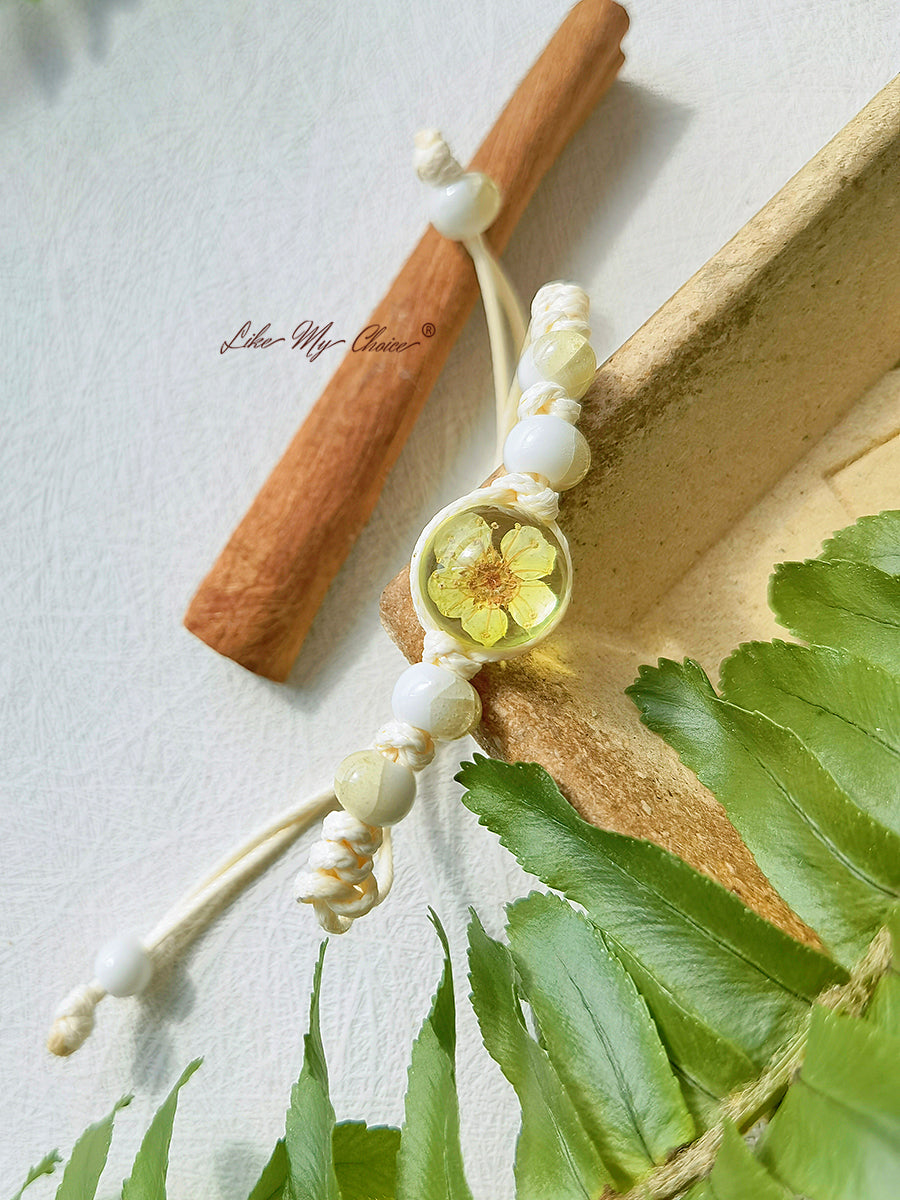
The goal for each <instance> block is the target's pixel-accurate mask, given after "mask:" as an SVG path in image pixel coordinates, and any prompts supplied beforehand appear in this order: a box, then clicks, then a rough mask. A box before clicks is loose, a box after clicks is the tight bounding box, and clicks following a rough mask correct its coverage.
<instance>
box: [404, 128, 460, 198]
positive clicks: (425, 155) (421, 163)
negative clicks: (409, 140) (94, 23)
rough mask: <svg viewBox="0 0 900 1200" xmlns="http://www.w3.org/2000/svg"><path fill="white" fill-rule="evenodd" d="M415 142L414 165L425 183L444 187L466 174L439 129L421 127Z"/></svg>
mask: <svg viewBox="0 0 900 1200" xmlns="http://www.w3.org/2000/svg"><path fill="white" fill-rule="evenodd" d="M414 144H415V150H414V151H413V166H414V167H415V170H416V174H417V175H418V177H419V178H420V179H421V180H422V182H423V183H430V184H431V185H432V186H433V187H444V186H446V185H447V184H448V183H453V181H454V180H455V179H461V178H462V176H463V175H464V174H465V172H464V171H463V169H462V167H461V166H460V165H459V163H458V162H457V161H456V159H455V158H454V157H453V155H452V154H451V152H450V147H449V146H448V145H447V143H446V142H445V141H444V139H443V136H442V135H441V133H440V132H439V131H438V130H437V129H421V130H420V131H419V132H418V133H417V134H416V136H415V138H414Z"/></svg>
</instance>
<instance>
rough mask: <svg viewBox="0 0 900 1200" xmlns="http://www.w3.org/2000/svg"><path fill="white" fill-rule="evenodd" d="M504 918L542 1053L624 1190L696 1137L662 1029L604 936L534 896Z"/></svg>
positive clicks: (555, 902) (554, 901)
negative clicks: (546, 1057)
mask: <svg viewBox="0 0 900 1200" xmlns="http://www.w3.org/2000/svg"><path fill="white" fill-rule="evenodd" d="M507 912H508V916H509V923H508V925H507V933H508V936H509V944H510V950H511V952H512V956H513V960H514V962H515V966H516V970H517V972H518V975H519V978H520V980H521V988H522V994H523V996H524V997H525V998H526V999H527V1001H528V1003H529V1005H530V1007H531V1009H532V1011H533V1013H534V1015H535V1019H536V1021H537V1024H538V1026H539V1028H540V1032H541V1045H542V1046H543V1047H544V1049H545V1050H546V1051H547V1055H548V1057H549V1058H550V1061H551V1063H552V1064H553V1067H554V1069H555V1071H556V1074H557V1075H558V1076H559V1078H560V1080H561V1081H562V1083H563V1086H564V1087H565V1089H566V1091H567V1093H568V1095H569V1098H570V1099H571V1101H572V1103H573V1105H574V1107H575V1110H576V1112H577V1113H578V1115H579V1117H580V1119H581V1121H582V1123H583V1124H584V1126H585V1129H586V1130H587V1132H588V1134H589V1135H590V1137H591V1139H592V1141H593V1143H594V1145H595V1146H596V1147H597V1150H598V1151H599V1153H600V1156H601V1158H602V1159H603V1162H604V1163H605V1165H606V1167H607V1170H608V1171H609V1173H610V1175H611V1177H612V1181H613V1183H614V1184H615V1186H616V1187H618V1188H619V1190H620V1191H621V1190H625V1189H626V1188H628V1187H630V1186H631V1185H632V1184H633V1183H635V1182H636V1181H637V1180H638V1179H640V1178H642V1177H643V1176H644V1175H646V1174H648V1173H649V1172H650V1171H651V1170H652V1169H653V1166H654V1165H655V1164H657V1163H660V1162H663V1161H664V1160H665V1159H666V1157H667V1156H668V1154H669V1153H670V1152H671V1151H672V1150H674V1149H676V1148H677V1147H678V1146H681V1145H683V1144H684V1143H685V1142H689V1141H690V1140H691V1139H692V1138H693V1136H694V1132H695V1130H694V1122H693V1120H692V1119H691V1116H690V1114H689V1112H688V1110H687V1108H686V1107H685V1104H684V1101H683V1099H682V1096H681V1091H680V1089H679V1086H678V1081H677V1080H676V1078H675V1076H674V1074H673V1073H672V1068H671V1066H670V1065H669V1060H668V1057H667V1056H666V1052H665V1050H664V1049H663V1046H662V1043H661V1042H660V1040H659V1034H658V1033H657V1031H656V1026H655V1025H654V1024H653V1021H652V1020H651V1018H650V1014H649V1012H648V1011H647V1006H646V1004H645V1003H644V1001H643V1000H642V999H641V996H640V994H639V993H638V991H637V989H636V988H635V986H634V983H633V982H632V980H631V978H630V977H629V976H628V974H627V973H626V971H625V970H624V968H623V967H622V965H621V964H620V963H619V961H618V959H616V958H615V957H614V956H613V955H612V954H610V952H609V951H608V950H607V949H606V947H605V946H604V944H603V942H602V938H601V936H600V934H599V933H598V932H597V930H596V929H595V928H594V927H593V926H592V925H591V924H590V923H589V922H588V921H587V920H585V918H584V917H582V916H580V915H579V914H578V913H576V912H575V911H574V910H573V909H572V908H571V907H570V906H569V905H568V904H566V903H565V901H563V900H560V899H558V898H557V897H556V896H551V895H544V894H542V893H538V892H536V893H533V894H532V895H531V896H528V897H527V898H526V899H525V900H520V901H518V902H517V903H516V904H513V905H510V907H509V908H508V909H507Z"/></svg>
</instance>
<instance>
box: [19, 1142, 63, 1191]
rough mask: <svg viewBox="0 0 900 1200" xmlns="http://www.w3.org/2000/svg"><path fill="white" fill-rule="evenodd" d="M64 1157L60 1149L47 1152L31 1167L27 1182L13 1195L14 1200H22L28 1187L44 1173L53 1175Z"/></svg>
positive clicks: (26, 1178)
mask: <svg viewBox="0 0 900 1200" xmlns="http://www.w3.org/2000/svg"><path fill="white" fill-rule="evenodd" d="M61 1162H62V1159H61V1158H60V1154H59V1151H58V1150H51V1151H50V1153H49V1154H45V1155H44V1157H43V1158H42V1159H41V1161H40V1162H39V1163H35V1165H34V1166H33V1167H32V1168H31V1170H30V1171H29V1172H28V1174H27V1175H26V1176H25V1182H24V1183H23V1184H22V1186H21V1187H20V1188H19V1190H18V1191H17V1192H16V1194H15V1195H14V1196H13V1197H12V1200H22V1193H23V1192H24V1191H25V1189H26V1188H27V1187H30V1186H31V1184H33V1183H34V1181H35V1180H36V1179H40V1177H41V1176H42V1175H52V1174H53V1172H54V1171H55V1170H56V1164H57V1163H61Z"/></svg>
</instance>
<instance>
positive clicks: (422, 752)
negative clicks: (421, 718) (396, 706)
mask: <svg viewBox="0 0 900 1200" xmlns="http://www.w3.org/2000/svg"><path fill="white" fill-rule="evenodd" d="M373 745H374V747H375V749H376V750H380V751H381V753H382V754H385V755H387V756H388V758H391V759H393V760H394V762H397V761H400V762H404V763H406V765H407V766H408V767H409V768H410V769H411V770H413V771H422V770H424V768H425V767H427V766H428V764H429V763H430V762H431V760H432V759H433V758H434V742H433V740H432V738H431V737H430V735H429V734H427V733H426V732H425V730H424V729H416V727H415V726H414V725H410V724H409V723H408V722H407V721H387V722H386V723H385V724H384V725H382V727H381V728H380V729H379V730H378V733H377V734H376V735H375V741H374V742H373Z"/></svg>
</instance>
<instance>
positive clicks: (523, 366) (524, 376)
mask: <svg viewBox="0 0 900 1200" xmlns="http://www.w3.org/2000/svg"><path fill="white" fill-rule="evenodd" d="M516 382H517V383H518V385H519V390H520V391H523V392H527V391H528V389H529V388H530V387H534V385H535V384H536V383H546V382H547V381H546V379H545V378H544V376H543V375H542V374H541V373H540V371H539V370H538V369H537V367H536V366H535V365H534V356H533V355H532V353H531V343H530V342H529V344H528V345H527V346H526V347H525V349H524V350H523V351H522V357H521V358H520V359H519V365H518V366H517V367H516Z"/></svg>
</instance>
